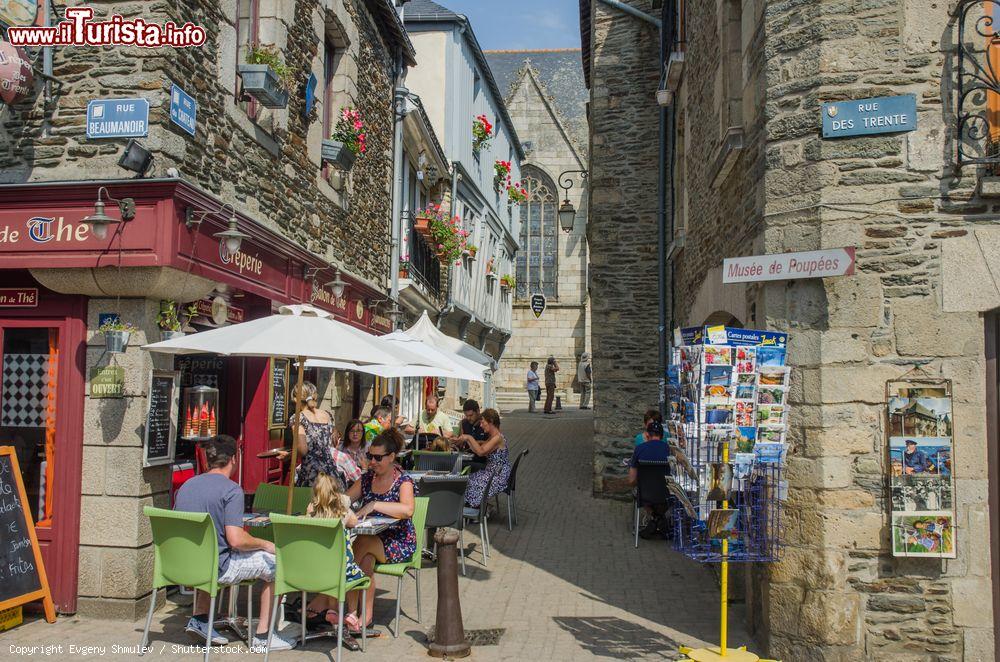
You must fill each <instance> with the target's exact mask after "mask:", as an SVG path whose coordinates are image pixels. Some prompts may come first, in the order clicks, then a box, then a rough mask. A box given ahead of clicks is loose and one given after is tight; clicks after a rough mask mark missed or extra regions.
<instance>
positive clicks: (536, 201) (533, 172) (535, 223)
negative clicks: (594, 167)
mask: <svg viewBox="0 0 1000 662" xmlns="http://www.w3.org/2000/svg"><path fill="white" fill-rule="evenodd" d="M521 184H522V185H523V186H524V188H525V189H526V190H527V191H528V200H527V202H524V203H522V204H521V205H520V210H521V238H520V244H521V250H520V251H518V253H517V273H516V279H517V292H516V297H517V299H519V300H525V299H527V298H528V297H530V296H531V295H532V294H536V293H539V292H541V293H542V294H544V295H545V296H546V298H550V299H555V298H557V296H558V290H557V283H558V280H559V273H558V272H559V216H558V205H557V198H556V195H555V190H556V187H555V184H554V183H553V181H552V178H551V177H549V176H548V175H546V174H545V173H544V172H542V171H541V170H539V169H537V168H533V167H531V166H527V167H525V168H524V170H523V171H522V173H521Z"/></svg>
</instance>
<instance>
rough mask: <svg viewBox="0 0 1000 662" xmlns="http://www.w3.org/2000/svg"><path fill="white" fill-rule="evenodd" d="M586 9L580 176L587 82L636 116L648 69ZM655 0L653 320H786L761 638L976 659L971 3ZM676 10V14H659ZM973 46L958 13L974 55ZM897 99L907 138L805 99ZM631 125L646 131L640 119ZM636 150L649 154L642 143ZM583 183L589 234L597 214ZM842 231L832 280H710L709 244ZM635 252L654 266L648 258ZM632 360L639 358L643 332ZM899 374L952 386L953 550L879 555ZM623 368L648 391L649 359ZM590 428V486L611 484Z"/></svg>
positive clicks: (977, 395) (982, 455)
mask: <svg viewBox="0 0 1000 662" xmlns="http://www.w3.org/2000/svg"><path fill="white" fill-rule="evenodd" d="M585 4H586V5H587V8H586V11H590V12H591V23H590V25H591V29H592V39H593V41H592V42H591V43H592V46H593V48H592V55H591V58H592V62H591V76H592V80H591V91H592V113H593V117H592V144H593V145H594V155H593V159H594V162H595V163H594V169H595V174H596V172H597V171H598V170H601V167H600V166H599V165H598V158H597V154H598V151H599V150H598V147H597V145H598V144H600V143H602V142H604V141H607V140H609V138H610V135H611V131H610V130H609V129H608V128H607V126H606V125H604V124H602V123H601V121H600V115H599V112H600V108H601V105H600V104H601V97H602V96H603V95H604V93H605V90H607V92H608V93H610V94H612V95H614V93H615V92H616V91H617V90H616V88H615V85H616V84H619V83H620V84H621V86H622V88H625V89H629V88H631V89H637V90H640V91H641V92H642V94H637V95H636V97H635V98H631V99H629V98H628V97H627V96H625V95H624V94H623V93H619V94H621V96H618V95H614V96H613V97H612V98H613V99H614V101H615V102H616V103H620V104H621V107H620V108H618V112H619V113H636V114H638V113H641V112H645V113H654V112H655V104H656V101H655V100H654V99H653V98H652V92H653V91H655V90H656V81H655V79H656V78H657V77H658V76H657V73H658V72H659V67H658V65H657V63H656V59H657V58H656V54H655V53H653V54H649V55H648V56H647V59H646V60H644V61H642V62H633V63H626V62H625V61H624V58H621V57H620V55H619V54H620V51H619V50H618V49H617V48H613V47H612V46H614V44H615V43H616V42H617V40H618V39H628V36H627V35H630V34H631V35H632V36H633V37H632V38H634V33H635V31H637V30H643V29H646V28H644V27H642V23H639V22H637V21H636V20H635V19H634V18H631V17H628V16H627V15H625V14H621V13H616V12H615V11H613V10H612V9H610V8H606V7H604V6H602V4H603V3H600V2H595V3H592V4H591V3H585ZM630 4H631V5H633V6H635V7H637V8H639V9H643V10H646V11H651V10H652V8H651V7H650V6H649V4H650V3H641V2H631V3H630ZM668 4H670V5H672V7H668V11H667V12H665V14H666V15H667V16H671V15H673V16H679V17H680V18H681V19H682V20H683V28H682V30H678V32H677V39H676V42H674V43H672V44H671V50H672V51H673V52H674V53H675V54H677V55H680V56H681V57H674V58H670V59H669V60H668V61H669V62H670V65H669V66H670V68H673V72H671V71H670V70H669V69H668V71H667V72H664V73H665V74H666V75H665V76H664V80H665V81H673V85H674V88H673V91H674V94H673V98H672V103H673V111H674V113H675V116H676V132H675V133H674V134H673V136H672V137H673V140H674V145H673V146H674V150H673V154H674V158H673V160H672V162H671V163H670V164H669V165H670V168H669V172H670V174H671V181H672V184H673V190H674V194H675V199H674V209H675V214H674V216H673V218H672V219H666V221H665V222H667V223H668V224H669V225H668V227H672V228H673V230H674V233H673V236H672V237H671V243H670V248H671V250H670V252H669V255H670V259H669V260H668V267H667V268H668V269H669V273H672V274H673V276H674V278H673V282H672V283H671V288H670V290H671V296H670V303H671V311H670V312H671V315H670V318H671V320H672V323H671V326H672V327H683V326H696V325H702V324H706V323H709V324H712V323H726V324H731V325H739V326H747V327H752V328H766V329H775V330H781V331H787V332H788V333H789V334H790V346H789V355H788V363H789V365H791V366H792V389H791V393H790V402H791V403H792V404H793V405H794V406H793V408H792V410H791V411H792V414H791V419H790V421H789V433H788V442H789V449H788V452H789V457H788V462H787V479H788V482H789V497H788V501H787V502H786V504H785V523H786V525H785V535H784V542H785V545H786V547H785V550H784V555H783V559H782V561H781V562H780V563H776V564H772V565H768V566H766V567H765V566H762V567H754V568H752V569H751V572H750V573H748V579H747V602H748V610H747V611H748V613H749V615H750V620H751V626H752V629H753V631H754V632H755V634H756V636H757V637H758V639H759V642H758V643H759V644H760V645H759V648H760V649H761V650H759V651H758V652H763V653H767V654H768V656H770V657H774V658H777V659H782V660H788V661H795V660H810V661H814V660H945V659H948V660H993V659H995V658H994V656H995V654H996V647H995V639H994V636H995V634H994V633H995V623H996V617H997V613H996V609H995V605H996V604H997V602H996V600H997V595H998V593H997V572H998V566H997V561H996V559H997V549H996V545H997V542H996V541H997V531H998V517H997V513H998V507H1000V503H998V501H997V481H998V478H997V475H998V472H997V464H996V461H997V429H998V427H997V389H996V383H997V373H996V365H997V363H996V357H997V311H998V309H1000V297H998V295H997V294H996V292H997V291H998V290H997V288H996V283H997V279H996V273H997V271H996V257H997V256H996V249H995V246H996V245H998V242H997V238H998V236H1000V234H998V233H1000V227H998V225H1000V224H998V219H1000V209H998V207H997V203H996V198H995V197H994V196H995V195H996V193H997V189H996V184H995V183H994V181H995V180H993V179H992V178H991V177H990V176H989V171H990V169H989V168H982V167H978V168H977V167H976V166H975V165H968V164H965V165H961V164H959V163H958V159H957V155H956V154H957V145H956V143H957V142H962V143H963V145H964V148H965V149H966V150H967V151H975V150H977V149H978V150H979V153H980V154H984V153H988V149H987V148H986V147H984V145H983V144H982V143H979V144H977V143H976V141H975V140H974V138H973V137H972V136H970V135H965V136H964V137H963V138H962V140H961V141H959V140H957V139H956V137H955V133H954V132H955V126H956V124H957V122H958V116H959V113H961V112H968V111H969V110H977V109H976V108H975V107H963V106H962V105H961V104H960V102H959V101H957V92H958V91H957V89H956V74H955V72H956V70H957V69H956V65H957V62H958V58H959V57H960V54H959V52H958V48H957V46H956V44H957V43H958V41H959V39H958V19H957V15H958V14H957V12H958V11H959V9H960V8H962V7H971V14H970V19H969V21H968V24H967V25H968V26H972V25H974V23H975V19H977V18H979V17H980V16H982V7H983V5H984V3H977V2H940V3H926V2H916V1H906V2H848V3H840V4H836V5H828V6H824V11H823V12H819V13H818V12H817V11H816V6H814V5H812V4H807V3H798V2H766V1H764V0H742V1H741V0H711V1H709V2H698V3H668ZM986 4H989V3H986ZM678 5H680V6H681V7H682V8H683V6H684V5H687V7H686V10H684V9H680V11H679V12H677V13H676V14H675V13H673V12H672V11H670V10H671V9H672V8H676V7H677V6H678ZM977 12H978V13H977ZM654 13H657V14H659V12H654ZM586 24H587V22H586V21H585V26H586ZM980 25H982V23H980ZM665 27H666V29H668V30H669V29H671V27H672V26H671V23H670V21H669V20H668V21H666V22H665ZM630 31H631V32H630ZM970 35H972V36H970ZM586 36H587V35H586V29H585V38H586ZM985 40H986V37H983V36H981V35H977V34H976V33H975V31H974V30H973V29H972V28H971V27H969V28H968V29H967V30H966V43H967V44H972V45H975V46H977V47H979V50H980V51H981V50H982V46H983V45H984V43H985ZM602 53H614V54H615V56H614V57H607V56H606V55H605V56H603V57H602ZM980 58H982V55H981V53H980ZM602 59H603V60H605V61H606V63H605V64H604V65H602ZM980 62H983V60H982V59H980ZM680 63H682V67H683V68H682V73H681V74H680V75H677V74H678V70H679V69H681V68H680V67H678V66H677V65H678V64H680ZM626 65H630V66H628V68H626V69H624V70H618V71H617V72H616V74H617V75H614V76H608V75H606V74H602V71H606V70H610V69H611V67H612V66H626ZM602 66H603V67H606V69H602ZM966 66H967V67H968V66H971V65H970V64H969V62H967V63H966ZM623 78H627V79H628V83H625V82H621V81H622V79H623ZM651 78H652V79H654V80H653V82H650V79H651ZM905 94H913V95H915V98H916V102H917V126H916V129H915V130H914V131H911V132H903V133H888V134H881V135H871V136H858V137H851V138H840V139H824V138H823V135H822V131H821V104H822V103H824V102H832V101H847V100H854V99H865V98H871V97H885V96H896V95H905ZM981 100H982V99H980V101H981ZM970 103H973V102H970ZM633 106H634V107H633ZM978 110H979V111H981V110H982V108H981V107H980V108H978ZM984 117H985V116H984ZM645 126H646V130H647V135H646V140H647V141H650V142H652V141H653V140H655V133H653V129H652V127H653V126H655V125H654V124H653V123H652V122H651V121H647V122H646V124H645ZM646 157H647V159H648V160H646V161H645V166H644V167H645V168H647V169H650V170H652V169H653V168H654V167H655V165H656V159H655V155H650V154H649V153H648V152H647V154H646ZM614 167H615V171H616V172H618V173H621V174H624V173H628V170H621V171H619V170H618V164H617V163H615V164H614ZM632 167H634V168H636V169H641V168H642V167H643V166H642V165H633V166H632ZM600 181H601V180H600V179H599V178H597V177H595V181H594V191H593V192H592V195H593V196H594V199H593V200H592V203H593V204H594V206H593V207H592V218H591V227H592V228H596V227H598V226H599V225H600V223H601V222H602V221H601V219H600V214H599V211H598V209H597V196H598V195H599V194H600V189H599V188H598V187H599V183H600ZM649 204H650V203H649V202H647V203H646V205H647V209H655V206H654V207H649V206H648V205H649ZM616 246H617V244H614V245H611V246H607V247H601V249H599V247H598V245H596V244H595V243H593V242H592V250H593V257H592V261H593V263H594V266H593V267H592V270H593V271H592V277H593V278H594V279H595V281H596V279H597V278H598V271H597V270H598V265H600V264H601V261H602V259H604V258H602V256H601V252H602V251H607V254H608V255H609V256H613V255H615V251H616ZM840 247H854V248H855V249H856V251H857V266H856V272H855V274H854V275H852V276H847V277H841V278H827V279H806V280H791V281H778V282H771V283H766V284H753V285H750V286H744V285H723V284H722V269H721V267H722V261H723V259H725V258H729V257H737V256H746V255H761V254H775V253H785V252H792V251H807V250H819V249H827V248H840ZM642 267H644V269H643V271H644V274H645V277H646V278H647V282H651V281H653V280H654V279H655V268H656V267H655V264H647V265H640V268H642ZM634 277H635V278H641V276H640V275H636V276H634ZM595 289H597V286H596V282H595ZM594 301H595V304H594V306H595V307H594V311H595V325H594V328H595V336H594V346H595V352H596V354H597V355H596V359H597V361H598V362H601V361H603V360H604V359H602V357H601V352H600V350H599V347H600V346H601V345H602V344H603V340H601V339H600V338H599V337H600V336H601V335H602V331H601V329H602V325H601V324H600V323H599V322H598V321H597V315H598V311H599V306H598V299H597V297H596V296H595V299H594ZM615 310H617V311H618V312H619V314H621V315H622V316H623V317H624V315H625V312H624V309H623V308H621V307H619V308H617V309H615ZM646 353H647V356H648V357H649V359H650V362H651V363H653V362H654V360H653V359H654V357H655V356H656V354H655V348H648V349H647V350H646ZM918 367H919V368H920V370H922V371H923V373H924V374H927V375H931V376H933V377H939V378H944V379H949V380H951V382H952V388H953V394H954V421H955V435H954V443H955V451H954V452H955V455H954V464H953V467H954V475H955V485H956V488H955V489H956V509H955V511H956V537H957V559H955V560H947V559H927V558H921V559H917V558H895V557H893V556H892V554H891V536H892V522H891V519H890V517H889V513H890V510H891V505H890V503H889V498H888V487H887V486H888V481H889V478H888V476H889V470H890V467H889V459H888V450H887V430H886V425H887V424H886V414H885V411H886V404H887V403H886V382H887V381H889V380H892V379H896V378H899V377H901V376H903V375H904V374H908V373H911V371H912V370H914V369H915V368H918ZM643 381H644V382H645V388H646V389H648V390H649V391H651V392H655V376H648V377H646V378H645V379H643ZM598 388H599V389H600V388H601V384H600V383H599V385H598ZM599 411H600V410H599ZM599 421H600V419H599ZM598 432H599V434H600V433H601V432H602V430H600V428H599V429H598ZM602 441H603V440H602V438H601V437H599V446H598V448H597V449H596V456H597V460H596V463H597V466H598V470H599V471H598V474H597V479H596V481H597V483H598V485H599V486H600V485H601V484H602V483H603V484H604V486H605V487H609V482H610V481H609V478H608V475H607V473H604V474H602V473H601V472H600V468H601V466H602V463H605V462H609V461H607V460H605V459H604V456H605V455H606V454H607V453H608V445H607V444H603V443H602ZM622 454H624V453H622Z"/></svg>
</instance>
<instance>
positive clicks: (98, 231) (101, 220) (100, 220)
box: [82, 186, 135, 239]
mask: <svg viewBox="0 0 1000 662" xmlns="http://www.w3.org/2000/svg"><path fill="white" fill-rule="evenodd" d="M102 195H103V196H104V197H106V198H107V199H108V201H109V202H116V203H118V210H119V211H120V212H121V220H119V219H116V218H112V217H110V216H108V215H107V214H106V213H105V212H104V200H102V199H101V196H102ZM133 218H135V200H133V199H132V198H122V199H121V200H118V199H117V198H112V197H111V194H110V193H108V189H107V188H105V187H103V186H102V187H101V188H99V189H97V202H95V203H94V213H93V214H91V215H90V216H87V217H86V218H84V219H83V221H82V222H83V223H86V224H87V225H89V226H90V230H91V232H93V233H94V237H96V238H97V239H107V237H108V227H110V226H111V225H114V224H117V223H123V222H128V221H131V220H132V219H133Z"/></svg>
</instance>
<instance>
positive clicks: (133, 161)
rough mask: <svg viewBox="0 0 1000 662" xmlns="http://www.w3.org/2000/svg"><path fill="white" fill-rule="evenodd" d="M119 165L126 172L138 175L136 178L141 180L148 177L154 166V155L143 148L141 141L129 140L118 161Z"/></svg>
mask: <svg viewBox="0 0 1000 662" xmlns="http://www.w3.org/2000/svg"><path fill="white" fill-rule="evenodd" d="M118 165H119V166H121V167H122V168H125V169H126V170H131V171H132V172H135V173H138V174H137V175H136V178H137V179H141V178H143V177H145V176H146V172H147V171H148V170H149V167H150V166H151V165H153V153H152V152H150V151H149V150H148V149H146V148H145V147H143V146H142V145H141V144H140V143H139V141H137V140H135V139H133V140H129V141H128V143H127V144H126V145H125V151H124V152H122V155H121V158H120V159H118Z"/></svg>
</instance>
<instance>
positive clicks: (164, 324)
mask: <svg viewBox="0 0 1000 662" xmlns="http://www.w3.org/2000/svg"><path fill="white" fill-rule="evenodd" d="M188 320H190V316H188ZM156 323H157V325H158V326H159V327H160V340H171V339H173V338H181V337H183V336H184V331H183V325H182V324H181V318H180V315H179V314H178V312H177V302H176V301H169V300H164V301H161V302H160V314H159V316H158V317H157V318H156Z"/></svg>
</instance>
